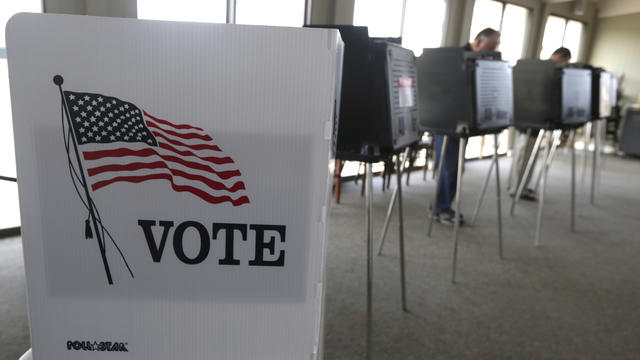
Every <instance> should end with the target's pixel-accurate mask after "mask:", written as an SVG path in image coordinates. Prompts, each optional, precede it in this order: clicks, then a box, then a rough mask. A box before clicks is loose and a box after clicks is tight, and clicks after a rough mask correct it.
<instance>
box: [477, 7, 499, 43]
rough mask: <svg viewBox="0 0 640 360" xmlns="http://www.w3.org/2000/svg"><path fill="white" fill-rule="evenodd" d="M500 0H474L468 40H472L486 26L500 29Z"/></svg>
mask: <svg viewBox="0 0 640 360" xmlns="http://www.w3.org/2000/svg"><path fill="white" fill-rule="evenodd" d="M503 6H504V5H503V4H502V3H501V2H500V1H494V0H476V4H475V5H474V6H473V18H472V19H471V32H470V33H469V41H473V39H475V38H476V35H478V33H479V32H480V31H482V30H484V29H486V28H492V29H495V30H498V31H499V30H500V24H501V23H502V7H503Z"/></svg>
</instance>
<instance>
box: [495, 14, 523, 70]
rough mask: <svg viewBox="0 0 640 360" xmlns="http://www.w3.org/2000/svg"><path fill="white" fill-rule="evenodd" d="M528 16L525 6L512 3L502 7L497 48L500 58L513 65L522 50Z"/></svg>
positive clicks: (520, 55)
mask: <svg viewBox="0 0 640 360" xmlns="http://www.w3.org/2000/svg"><path fill="white" fill-rule="evenodd" d="M528 18H529V10H528V9H527V8H524V7H522V6H516V5H512V4H507V5H506V6H505V8H504V16H503V18H502V28H501V29H500V33H501V35H500V47H499V50H500V52H502V59H504V60H506V61H508V62H509V63H511V65H515V64H516V62H517V61H518V59H520V58H521V57H522V53H523V52H524V44H525V41H524V40H525V37H526V36H527V20H528Z"/></svg>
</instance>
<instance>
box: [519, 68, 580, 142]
mask: <svg viewBox="0 0 640 360" xmlns="http://www.w3.org/2000/svg"><path fill="white" fill-rule="evenodd" d="M591 76H592V74H591V71H590V70H589V69H582V68H578V67H575V68H574V67H571V66H569V65H567V64H560V63H555V62H553V61H551V60H534V59H523V60H519V61H518V63H517V64H516V66H515V67H514V69H513V81H514V99H515V100H514V101H515V125H516V126H517V127H519V128H533V129H562V128H571V127H577V126H581V125H583V124H584V123H585V122H587V121H589V120H591V98H592V94H591V92H592V89H591V82H592V79H591Z"/></svg>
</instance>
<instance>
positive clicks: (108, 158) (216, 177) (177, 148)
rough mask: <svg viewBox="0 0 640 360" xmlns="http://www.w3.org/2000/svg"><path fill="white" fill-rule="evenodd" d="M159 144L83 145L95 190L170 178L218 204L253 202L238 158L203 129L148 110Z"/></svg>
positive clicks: (176, 188)
mask: <svg viewBox="0 0 640 360" xmlns="http://www.w3.org/2000/svg"><path fill="white" fill-rule="evenodd" d="M144 120H145V124H146V126H147V127H148V128H149V130H150V131H151V132H152V133H153V135H154V137H155V138H156V141H157V143H158V146H157V147H155V146H149V145H146V144H144V143H142V142H135V143H123V142H114V143H108V144H90V145H82V147H83V148H87V147H91V150H84V149H83V158H84V164H85V168H86V169H87V174H88V175H89V178H90V181H91V188H92V190H94V191H96V190H98V189H101V188H103V187H105V186H108V185H110V184H113V183H117V182H129V183H141V182H145V181H151V180H162V181H168V182H169V183H170V185H171V187H172V188H173V190H174V191H177V192H188V193H191V194H193V195H196V196H198V197H199V198H201V199H202V200H204V201H207V202H209V203H213V204H219V203H224V202H229V203H231V204H232V205H233V206H240V205H242V204H246V203H249V198H248V197H247V195H246V189H245V184H244V182H242V181H241V179H240V176H241V173H240V170H238V168H237V166H236V164H235V163H234V161H233V159H231V157H229V156H225V155H224V154H223V153H222V150H221V149H220V147H218V146H217V145H216V144H214V142H213V139H212V138H211V136H210V135H209V134H207V133H206V132H205V131H204V130H203V129H201V128H199V127H196V126H191V125H187V124H179V125H176V124H173V123H171V122H169V121H166V120H163V119H159V118H156V117H154V116H152V115H149V114H148V113H147V112H144Z"/></svg>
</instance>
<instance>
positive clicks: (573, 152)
mask: <svg viewBox="0 0 640 360" xmlns="http://www.w3.org/2000/svg"><path fill="white" fill-rule="evenodd" d="M570 138H571V139H570V140H571V142H570V143H569V146H570V147H571V148H570V149H569V150H571V232H575V231H576V129H572V130H571V135H570Z"/></svg>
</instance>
